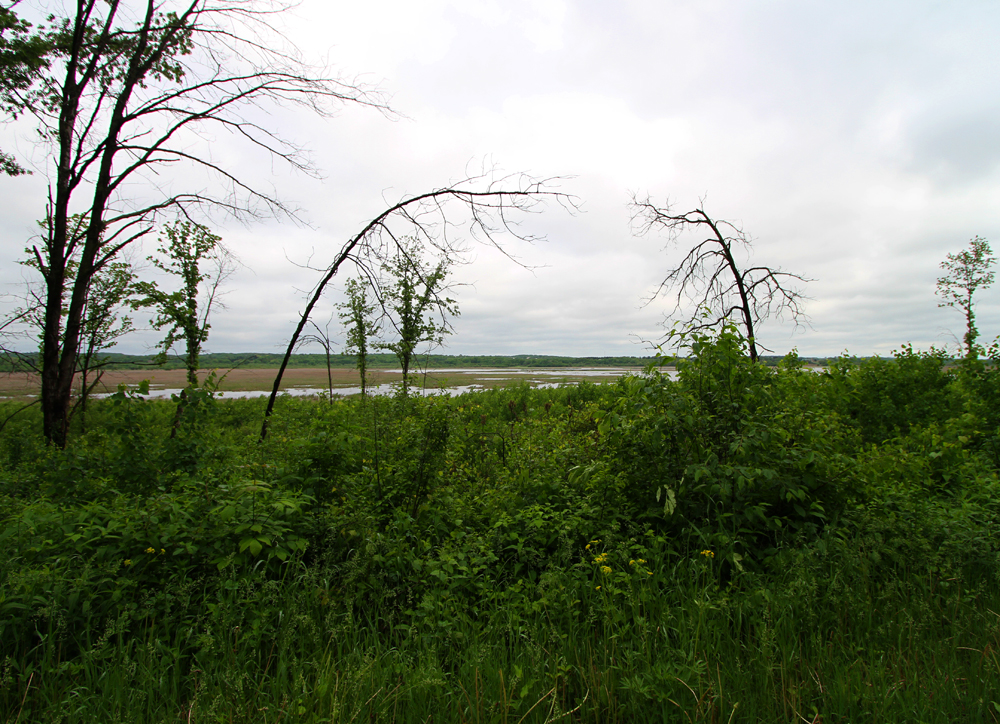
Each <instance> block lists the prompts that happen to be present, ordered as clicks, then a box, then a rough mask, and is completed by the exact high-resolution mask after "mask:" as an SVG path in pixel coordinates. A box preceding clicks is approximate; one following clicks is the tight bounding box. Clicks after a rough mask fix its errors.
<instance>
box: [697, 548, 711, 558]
mask: <svg viewBox="0 0 1000 724" xmlns="http://www.w3.org/2000/svg"><path fill="white" fill-rule="evenodd" d="M700 555H703V556H705V557H706V558H715V551H710V550H708V549H706V550H703V551H702V552H701V554H700Z"/></svg>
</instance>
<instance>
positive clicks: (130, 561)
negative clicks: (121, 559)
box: [125, 558, 132, 566]
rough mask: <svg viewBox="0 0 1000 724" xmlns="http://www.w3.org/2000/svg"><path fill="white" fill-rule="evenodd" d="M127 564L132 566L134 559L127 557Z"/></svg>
mask: <svg viewBox="0 0 1000 724" xmlns="http://www.w3.org/2000/svg"><path fill="white" fill-rule="evenodd" d="M125 565H126V566H131V565H132V559H131V558H126V559H125Z"/></svg>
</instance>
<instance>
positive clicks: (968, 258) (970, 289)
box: [936, 236, 996, 359]
mask: <svg viewBox="0 0 1000 724" xmlns="http://www.w3.org/2000/svg"><path fill="white" fill-rule="evenodd" d="M995 263H996V258H995V257H994V256H993V251H992V250H991V249H990V243H989V242H988V241H986V239H983V238H982V237H980V236H976V237H975V238H973V239H972V240H971V241H970V242H969V248H968V249H964V250H962V251H960V252H959V253H957V254H948V255H947V256H946V257H945V260H944V261H943V262H941V264H940V266H941V268H942V269H943V270H944V271H945V275H944V276H943V277H938V280H937V292H936V293H937V295H938V296H939V297H941V298H942V299H943V300H944V301H942V302H940V303H939V304H938V306H939V307H958V308H959V309H961V310H962V312H964V313H965V325H966V327H965V338H964V341H965V356H966V358H967V359H975V358H976V357H978V355H979V351H978V349H979V348H978V347H977V346H976V339H977V338H978V337H979V330H978V329H976V312H975V304H974V302H973V300H972V298H973V296H974V295H975V293H976V292H977V291H978V290H979V289H986V288H988V287H989V286H990V285H991V284H993V276H994V275H993V271H992V266H993V265H994V264H995Z"/></svg>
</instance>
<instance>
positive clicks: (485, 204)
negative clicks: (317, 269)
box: [260, 174, 578, 441]
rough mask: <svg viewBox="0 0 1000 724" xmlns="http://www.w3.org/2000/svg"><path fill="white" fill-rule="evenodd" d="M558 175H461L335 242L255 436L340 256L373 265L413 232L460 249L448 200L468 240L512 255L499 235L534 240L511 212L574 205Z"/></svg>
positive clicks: (452, 250)
mask: <svg viewBox="0 0 1000 724" xmlns="http://www.w3.org/2000/svg"><path fill="white" fill-rule="evenodd" d="M558 180H559V179H544V180H538V179H534V178H531V177H530V176H526V175H523V174H521V175H514V176H504V177H501V178H498V179H493V178H491V177H489V176H479V177H474V178H467V179H465V180H463V181H460V182H459V183H457V184H455V185H453V186H448V187H446V188H441V189H436V190H434V191H429V192H427V193H423V194H418V195H416V196H409V197H406V198H404V199H403V200H401V201H399V202H397V203H395V204H392V205H390V206H389V207H388V208H386V209H385V210H384V211H382V213H380V214H378V215H377V216H376V217H374V218H373V219H371V220H370V221H369V222H368V223H367V224H365V226H364V228H363V229H362V230H361V231H360V232H358V233H357V234H356V235H355V236H353V237H351V238H350V239H349V240H348V241H347V242H346V243H345V244H344V245H343V246H342V247H341V249H340V251H339V252H338V253H337V255H336V256H335V257H334V259H333V261H332V262H331V264H330V266H329V267H327V269H326V271H325V272H324V273H323V276H322V278H321V279H320V281H319V283H317V285H316V286H315V287H314V288H313V290H312V293H311V294H310V296H309V300H308V301H307V303H306V306H305V309H303V311H302V315H301V316H300V318H299V322H298V324H297V325H296V327H295V331H294V332H293V333H292V337H291V339H290V340H289V342H288V347H287V349H286V351H285V356H284V358H283V359H282V361H281V365H280V366H279V368H278V373H277V375H276V376H275V378H274V386H273V387H272V389H271V395H270V397H269V398H268V401H267V409H266V410H265V412H264V421H263V423H262V424H261V430H260V440H261V441H263V440H264V439H265V438H266V437H267V431H268V421H269V419H270V416H271V413H272V412H273V411H274V403H275V400H276V399H277V397H278V391H279V389H280V387H281V379H282V377H283V376H284V373H285V369H286V368H287V367H288V362H289V360H290V359H291V356H292V353H293V352H294V351H295V347H296V344H297V343H298V339H299V337H300V336H301V334H302V330H303V329H304V328H305V326H306V324H307V323H308V322H309V316H310V315H311V314H312V311H313V308H314V307H315V306H316V304H317V302H319V299H320V297H321V296H322V295H323V292H324V290H325V289H326V287H327V285H328V284H329V283H330V281H331V280H332V279H333V278H334V277H335V276H336V275H337V272H338V271H340V268H341V266H343V264H344V262H345V261H347V260H349V259H352V260H356V261H360V262H361V265H362V266H364V267H365V268H367V269H371V268H373V267H377V266H379V265H380V264H381V263H382V262H383V261H384V260H386V259H388V258H389V257H390V256H391V254H393V253H395V252H396V251H398V250H401V249H402V244H401V239H402V237H403V236H409V237H411V238H414V239H415V240H416V241H417V242H418V243H421V244H423V245H424V246H425V247H426V248H429V249H431V250H432V251H436V252H437V253H438V254H441V255H444V256H449V257H452V256H454V255H455V254H458V253H460V252H461V247H459V246H458V245H457V243H456V241H455V240H454V239H453V238H452V235H451V234H450V233H449V231H450V230H452V229H454V228H455V227H456V226H457V224H456V223H455V221H454V220H453V219H454V215H452V214H451V212H450V207H451V206H458V207H459V209H461V211H462V212H464V213H463V214H462V218H463V219H464V223H463V224H462V225H463V226H464V227H465V228H466V229H467V230H468V233H469V234H470V236H471V237H472V238H473V239H474V240H476V241H478V242H479V243H483V244H488V245H489V246H492V247H493V248H495V249H498V250H500V251H501V252H502V253H504V254H505V255H507V256H508V257H509V258H512V257H510V254H509V253H508V252H507V251H506V250H505V249H504V246H503V244H502V239H501V236H502V235H505V234H506V235H510V236H513V237H515V238H517V239H521V240H523V241H534V240H535V239H536V238H537V237H534V236H532V235H530V234H526V233H524V232H523V231H521V230H520V229H519V228H518V226H517V223H518V222H517V219H516V213H530V212H533V211H537V210H539V207H540V205H541V204H542V203H543V202H545V201H547V200H548V201H555V202H556V203H559V204H560V205H562V206H563V207H565V208H567V209H569V210H571V211H575V210H576V209H577V208H578V207H577V202H576V199H575V198H574V197H572V196H570V195H568V194H566V193H564V192H561V191H558V190H556V182H557V181H558ZM512 215H514V216H512ZM397 227H398V228H401V229H404V230H405V232H406V233H405V234H404V233H401V232H399V231H397Z"/></svg>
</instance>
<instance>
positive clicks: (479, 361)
mask: <svg viewBox="0 0 1000 724" xmlns="http://www.w3.org/2000/svg"><path fill="white" fill-rule="evenodd" d="M282 357H283V355H281V354H268V353H263V352H210V353H207V354H202V355H201V358H200V362H201V366H202V367H203V368H205V369H213V368H214V369H229V368H233V367H239V368H243V369H274V368H275V367H277V366H278V365H279V364H281V358H282ZM101 358H102V359H103V360H106V361H107V364H106V365H105V366H104V369H109V370H138V369H143V368H146V367H162V368H163V369H173V370H179V369H184V360H183V359H182V358H181V357H168V358H167V359H166V360H165V361H164V362H163V363H162V365H161V363H160V362H158V361H157V360H156V358H155V355H134V354H121V353H119V352H108V353H104V354H102V355H101ZM418 358H419V362H420V366H421V367H429V368H432V369H441V368H449V367H455V368H463V367H500V368H505V367H644V366H645V365H647V364H649V363H650V361H652V358H651V357H558V356H553V355H544V354H517V355H453V354H421V355H418ZM29 363H31V364H34V363H36V355H33V354H27V353H26V354H21V355H17V356H10V357H8V358H6V359H0V372H11V371H16V370H20V369H24V368H25V367H26V366H27V365H28V364H29ZM330 363H331V365H332V366H333V367H337V368H348V369H353V368H354V367H355V366H356V365H357V357H355V356H354V355H353V354H334V355H330ZM368 364H369V366H370V367H371V368H373V369H397V368H398V367H399V360H398V359H396V355H394V354H389V353H385V354H369V355H368ZM289 367H326V355H325V354H293V355H292V357H291V361H290V362H289Z"/></svg>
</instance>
